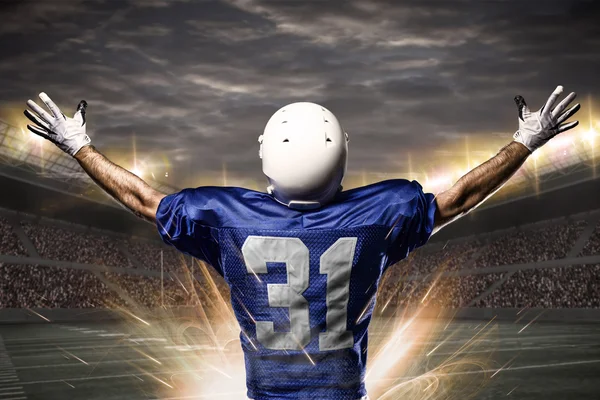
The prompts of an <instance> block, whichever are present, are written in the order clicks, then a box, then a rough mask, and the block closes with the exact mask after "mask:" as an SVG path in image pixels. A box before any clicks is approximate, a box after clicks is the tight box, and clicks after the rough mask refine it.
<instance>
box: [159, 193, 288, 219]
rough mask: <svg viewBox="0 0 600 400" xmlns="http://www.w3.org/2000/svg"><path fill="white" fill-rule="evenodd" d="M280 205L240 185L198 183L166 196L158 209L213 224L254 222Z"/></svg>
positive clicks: (268, 197) (265, 194)
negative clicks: (199, 184)
mask: <svg viewBox="0 0 600 400" xmlns="http://www.w3.org/2000/svg"><path fill="white" fill-rule="evenodd" d="M278 206H279V203H277V202H276V201H275V200H274V199H273V198H272V197H271V196H270V195H268V194H267V193H261V192H257V191H254V190H250V189H244V188H239V187H220V186H201V187H197V188H188V189H183V190H182V191H180V192H178V193H174V194H171V195H168V196H166V197H165V198H164V199H163V200H162V201H161V203H160V205H159V212H160V211H162V213H167V212H168V211H167V210H169V211H170V212H171V213H173V212H175V211H176V210H177V213H178V214H181V215H184V216H185V218H186V219H187V220H188V221H190V222H193V223H196V224H200V225H205V226H210V227H213V228H231V227H240V226H256V224H257V223H260V221H261V220H264V219H265V214H268V213H269V211H270V212H273V210H276V209H277V208H278Z"/></svg>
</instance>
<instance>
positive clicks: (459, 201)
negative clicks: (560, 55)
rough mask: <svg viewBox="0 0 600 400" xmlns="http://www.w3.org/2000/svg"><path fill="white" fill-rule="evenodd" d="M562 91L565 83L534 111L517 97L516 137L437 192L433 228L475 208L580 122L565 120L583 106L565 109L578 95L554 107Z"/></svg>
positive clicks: (571, 96) (521, 98)
mask: <svg viewBox="0 0 600 400" xmlns="http://www.w3.org/2000/svg"><path fill="white" fill-rule="evenodd" d="M561 93H562V86H558V87H557V88H556V90H555V91H554V92H553V93H552V95H551V96H550V98H549V99H548V101H547V102H546V104H545V105H544V107H542V108H541V109H540V110H539V111H537V112H533V113H532V112H530V111H529V109H528V108H527V105H526V104H525V100H524V99H523V97H521V96H517V97H515V102H516V103H517V106H518V107H519V130H518V131H517V132H516V133H515V135H514V138H515V140H514V141H513V142H511V143H509V144H508V145H506V146H505V147H504V148H502V150H500V151H499V152H498V154H496V155H495V156H494V157H492V158H491V159H490V160H488V161H486V162H485V163H483V164H481V165H480V166H478V167H477V168H475V169H473V170H471V171H470V172H469V173H467V174H466V175H464V176H463V177H462V178H460V179H459V180H458V182H456V183H455V184H454V185H453V186H452V187H451V188H450V189H448V190H447V191H445V192H442V193H440V194H438V195H437V196H436V203H437V210H436V214H435V226H434V232H436V231H438V230H439V229H441V228H442V227H444V226H445V225H447V224H449V223H451V222H453V221H455V220H457V219H458V218H460V217H462V216H464V215H465V214H467V213H468V212H469V211H471V210H473V209H475V208H476V207H477V206H479V205H480V204H481V203H483V202H484V201H485V200H486V199H487V198H488V197H490V196H491V195H493V194H494V193H495V192H496V191H498V190H499V189H500V188H501V187H502V186H503V185H504V184H505V183H506V182H507V181H508V180H509V179H510V177H512V176H513V175H514V174H515V172H517V170H518V169H519V168H520V167H521V166H522V165H523V163H524V162H525V160H527V158H528V157H529V156H530V155H531V153H532V152H534V151H535V150H536V149H537V148H539V147H541V146H543V145H544V144H545V143H547V142H548V141H549V140H550V139H551V138H553V137H554V136H556V135H558V134H559V133H561V132H565V131H567V130H569V129H572V128H574V127H575V126H577V124H578V122H579V121H573V122H569V123H566V122H565V121H566V120H567V119H569V118H570V117H571V116H573V115H574V114H575V113H576V112H577V111H578V110H579V108H580V105H579V104H575V105H574V106H573V107H571V108H569V109H568V110H567V111H565V109H566V108H567V107H568V106H569V104H570V103H571V102H572V101H573V100H574V99H575V96H576V95H575V93H571V94H569V95H568V96H567V97H566V98H565V99H564V100H563V101H561V102H560V103H559V104H558V105H557V106H556V107H554V104H555V103H556V101H557V100H558V97H559V96H560V95H561Z"/></svg>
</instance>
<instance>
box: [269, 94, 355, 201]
mask: <svg viewBox="0 0 600 400" xmlns="http://www.w3.org/2000/svg"><path fill="white" fill-rule="evenodd" d="M258 142H259V143H260V150H259V156H260V158H261V159H262V167H263V172H264V174H265V175H266V176H267V178H268V180H269V187H268V188H267V191H268V192H269V194H271V195H273V197H274V198H275V199H276V200H277V201H278V202H280V203H282V204H285V205H286V206H288V207H290V208H295V209H312V208H318V207H321V206H322V205H325V204H326V203H327V202H329V201H330V200H332V199H333V197H334V196H335V195H336V193H337V192H338V191H340V190H341V189H342V186H341V184H342V180H343V179H344V174H345V173H346V164H347V158H348V134H347V133H346V132H344V130H343V128H342V126H341V125H340V122H339V121H338V119H337V118H336V117H335V115H333V114H332V113H331V112H330V111H329V110H328V109H326V108H325V107H321V106H320V105H318V104H314V103H293V104H289V105H287V106H285V107H282V108H281V109H279V110H278V111H277V112H276V113H275V114H273V116H272V117H271V119H269V122H267V126H266V127H265V131H264V133H263V134H262V135H261V136H260V137H259V138H258Z"/></svg>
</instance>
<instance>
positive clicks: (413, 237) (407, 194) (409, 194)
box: [387, 181, 437, 266]
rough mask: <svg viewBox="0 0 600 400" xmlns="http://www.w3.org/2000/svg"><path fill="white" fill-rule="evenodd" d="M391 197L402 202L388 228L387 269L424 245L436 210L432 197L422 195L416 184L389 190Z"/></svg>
mask: <svg viewBox="0 0 600 400" xmlns="http://www.w3.org/2000/svg"><path fill="white" fill-rule="evenodd" d="M392 196H394V198H400V199H402V200H401V204H402V205H401V207H399V213H398V215H397V216H396V219H395V220H394V221H393V223H392V225H391V227H390V235H389V247H388V262H387V265H388V266H389V265H393V264H395V263H397V262H399V261H401V260H403V259H404V258H406V257H407V256H408V254H409V253H410V252H412V251H413V250H415V249H417V248H418V247H421V246H423V245H424V244H425V243H427V241H428V240H429V237H430V236H431V234H432V232H433V228H434V223H435V212H436V209H437V205H436V202H435V196H434V195H433V194H432V193H424V192H423V188H422V186H421V185H420V184H419V183H418V182H416V181H412V182H410V183H408V184H406V185H401V187H400V188H398V189H397V190H392ZM400 210H401V211H400Z"/></svg>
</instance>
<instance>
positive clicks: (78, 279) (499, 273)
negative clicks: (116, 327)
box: [0, 214, 600, 310]
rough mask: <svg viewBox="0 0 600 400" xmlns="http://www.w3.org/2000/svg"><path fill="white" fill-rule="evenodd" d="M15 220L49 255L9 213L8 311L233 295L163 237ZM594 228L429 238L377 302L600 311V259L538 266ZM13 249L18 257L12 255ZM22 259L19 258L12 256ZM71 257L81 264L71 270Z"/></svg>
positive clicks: (595, 241)
mask: <svg viewBox="0 0 600 400" xmlns="http://www.w3.org/2000/svg"><path fill="white" fill-rule="evenodd" d="M11 218H12V219H11V220H10V221H13V220H17V221H18V220H19V219H20V220H21V222H20V226H21V227H22V228H23V231H24V232H25V234H26V235H27V238H28V239H29V241H30V242H31V243H32V244H33V246H34V247H35V249H36V250H37V252H38V254H39V256H40V258H41V259H36V262H35V263H33V262H27V261H28V260H27V258H28V257H29V255H28V254H27V251H26V250H25V249H26V248H31V246H30V247H27V246H24V245H23V243H21V242H20V239H19V236H18V235H17V234H15V230H14V229H15V228H14V226H13V224H11V222H9V220H8V219H6V218H1V217H0V276H1V282H0V308H32V307H40V308H91V307H116V306H123V305H126V306H141V307H148V308H153V307H161V306H166V307H170V306H178V305H194V304H197V303H198V302H200V303H202V304H203V305H205V306H207V307H213V308H214V307H216V300H215V296H214V290H215V288H216V290H219V291H220V292H221V293H222V295H223V296H224V298H225V299H227V298H228V297H229V295H228V293H227V291H228V289H227V288H226V285H225V284H224V281H223V280H222V279H221V278H220V277H217V275H216V273H214V272H211V273H209V274H207V272H206V270H205V271H204V272H202V269H198V266H197V265H196V264H195V263H191V262H190V258H189V257H185V256H183V255H181V254H180V253H178V252H177V251H175V250H174V249H171V248H169V247H167V246H165V245H164V244H163V243H162V242H160V240H158V239H157V240H156V241H150V240H147V239H140V238H131V237H130V238H125V237H123V236H122V235H119V234H114V235H111V234H110V233H107V232H96V231H93V230H90V229H86V228H85V227H82V226H77V225H73V224H64V223H60V222H59V221H54V222H52V221H44V223H39V222H36V221H35V220H32V219H31V218H29V219H27V218H22V217H19V214H15V215H13V217H11ZM593 221H594V223H595V221H596V219H593ZM586 225H587V223H586V219H585V216H581V217H580V218H573V219H564V218H563V219H559V220H554V221H544V222H542V223H536V224H532V225H528V226H521V227H518V228H513V229H510V230H504V231H502V232H491V233H489V234H486V235H477V236H473V237H468V238H460V239H457V240H453V241H450V242H448V243H433V244H429V245H427V246H424V247H423V248H421V249H418V250H417V251H416V252H414V253H413V254H411V255H410V256H409V257H408V258H407V259H406V260H404V261H402V262H400V263H398V264H397V265H395V266H392V267H390V268H389V269H388V271H387V272H386V274H385V276H384V279H383V280H382V283H381V285H380V288H379V292H378V300H377V306H378V308H379V309H380V310H383V309H385V308H395V307H404V306H414V305H427V306H434V307H450V308H457V307H467V306H475V307H496V308H498V307H508V308H523V307H544V308H600V264H588V265H579V264H578V263H577V262H573V266H570V265H564V266H561V267H556V268H547V267H544V265H541V264H539V265H538V264H536V263H540V262H543V261H547V260H559V259H563V258H565V257H567V256H568V254H569V252H570V251H571V250H572V249H573V248H574V246H575V243H576V242H577V240H578V239H579V237H580V236H581V233H582V231H583V230H584V229H585V227H586ZM588 232H589V233H588V235H589V239H587V236H584V239H586V242H585V245H584V242H583V241H582V240H580V242H581V244H580V246H581V247H578V249H579V248H583V250H582V251H581V252H580V254H579V257H585V256H597V255H600V224H598V225H597V226H596V227H595V230H594V231H593V233H592V226H591V225H590V228H588ZM21 238H23V236H22V233H21ZM161 253H162V262H161ZM4 256H6V257H8V256H12V257H13V258H11V259H9V260H8V261H3V259H2V257H4ZM14 257H19V260H20V262H18V263H17V264H18V265H16V264H15V263H14V261H12V262H11V260H14ZM46 260H48V261H47V262H46ZM49 260H53V261H52V262H50V261H49ZM570 260H571V259H568V260H565V261H564V263H565V264H566V263H569V262H571V261H570ZM70 262H74V263H78V264H77V265H78V266H77V268H79V269H72V268H70V267H71V265H70V264H69V263H70ZM42 264H43V265H42ZM63 264H64V265H63ZM542 264H543V263H542ZM515 265H516V266H518V269H519V270H514V268H513V269H511V266H515ZM88 266H89V268H88ZM161 266H162V268H163V270H162V271H161ZM81 268H83V270H81ZM86 269H89V270H86ZM190 270H191V271H193V272H194V273H193V276H194V279H193V282H194V284H193V287H192V284H191V283H190V277H191V276H192V274H189V273H187V274H186V271H187V272H189V271H190ZM210 271H212V270H210ZM161 275H162V276H163V277H164V278H163V283H162V290H161ZM210 280H213V283H211V282H210ZM161 293H162V295H161Z"/></svg>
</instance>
